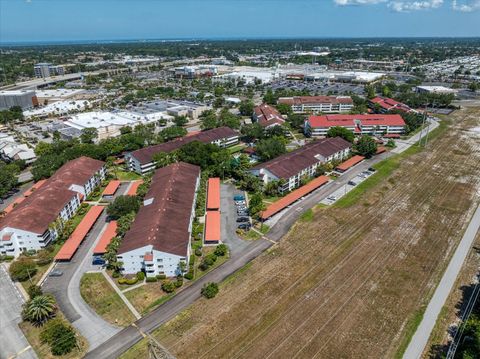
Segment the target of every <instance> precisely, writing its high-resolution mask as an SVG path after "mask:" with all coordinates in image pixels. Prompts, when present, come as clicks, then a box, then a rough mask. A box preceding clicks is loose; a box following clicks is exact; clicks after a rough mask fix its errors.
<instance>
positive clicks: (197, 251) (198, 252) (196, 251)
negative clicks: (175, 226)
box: [195, 248, 202, 257]
mask: <svg viewBox="0 0 480 359" xmlns="http://www.w3.org/2000/svg"><path fill="white" fill-rule="evenodd" d="M195 255H196V256H197V257H200V256H201V255H202V248H195Z"/></svg>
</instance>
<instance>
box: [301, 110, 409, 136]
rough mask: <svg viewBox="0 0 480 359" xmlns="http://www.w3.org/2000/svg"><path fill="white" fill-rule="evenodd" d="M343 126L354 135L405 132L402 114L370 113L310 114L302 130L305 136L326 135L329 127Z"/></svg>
mask: <svg viewBox="0 0 480 359" xmlns="http://www.w3.org/2000/svg"><path fill="white" fill-rule="evenodd" d="M336 126H338V127H343V128H347V129H349V130H351V131H352V132H353V133H354V134H356V135H377V134H378V135H385V134H392V133H396V134H401V133H404V132H405V126H406V125H405V121H404V120H403V118H402V116H400V115H397V114H394V115H385V114H371V115H325V116H310V117H309V118H308V120H307V121H305V126H304V132H305V135H307V136H313V137H316V136H326V135H327V132H328V130H329V129H330V127H336Z"/></svg>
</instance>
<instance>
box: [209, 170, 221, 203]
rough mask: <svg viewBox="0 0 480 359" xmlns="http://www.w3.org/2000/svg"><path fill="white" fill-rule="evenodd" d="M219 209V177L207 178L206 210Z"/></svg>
mask: <svg viewBox="0 0 480 359" xmlns="http://www.w3.org/2000/svg"><path fill="white" fill-rule="evenodd" d="M209 209H220V178H218V177H215V178H209V179H208V186H207V210H209Z"/></svg>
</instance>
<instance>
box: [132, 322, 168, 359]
mask: <svg viewBox="0 0 480 359" xmlns="http://www.w3.org/2000/svg"><path fill="white" fill-rule="evenodd" d="M132 326H133V327H135V328H136V329H137V330H138V331H139V332H140V334H141V335H142V337H144V338H146V339H147V340H148V357H149V358H150V359H176V358H175V357H174V356H173V355H172V354H170V352H169V351H168V350H167V348H165V347H164V346H163V345H162V344H160V343H159V342H158V341H157V340H156V339H155V338H154V337H152V336H151V335H150V334H148V333H144V332H143V331H142V330H141V329H140V328H139V327H138V326H137V325H136V324H135V323H133V324H132Z"/></svg>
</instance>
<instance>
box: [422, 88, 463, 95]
mask: <svg viewBox="0 0 480 359" xmlns="http://www.w3.org/2000/svg"><path fill="white" fill-rule="evenodd" d="M415 89H416V91H417V92H418V93H436V94H444V95H449V94H456V93H457V91H456V90H454V89H451V88H448V87H445V86H417V87H416V88H415Z"/></svg>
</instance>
